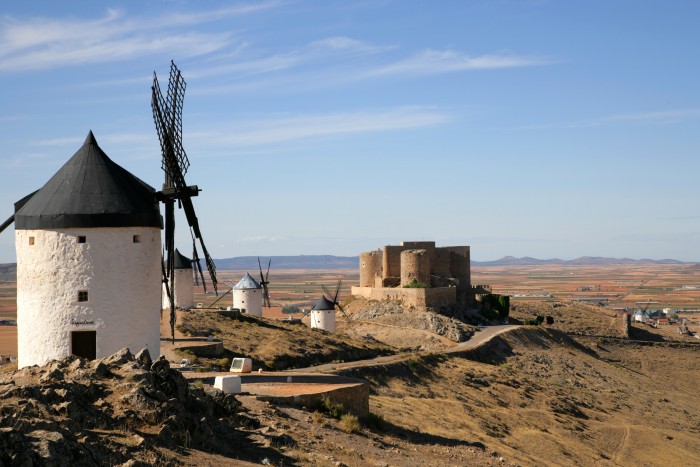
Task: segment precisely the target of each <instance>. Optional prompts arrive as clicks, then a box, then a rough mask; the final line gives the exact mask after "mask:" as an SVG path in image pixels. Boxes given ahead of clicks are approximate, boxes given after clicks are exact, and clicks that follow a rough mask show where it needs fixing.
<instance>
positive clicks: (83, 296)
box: [78, 290, 88, 302]
mask: <svg viewBox="0 0 700 467" xmlns="http://www.w3.org/2000/svg"><path fill="white" fill-rule="evenodd" d="M78 301H79V302H87V301H88V293H87V290H78Z"/></svg>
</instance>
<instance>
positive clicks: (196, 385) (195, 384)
mask: <svg viewBox="0 0 700 467" xmlns="http://www.w3.org/2000/svg"><path fill="white" fill-rule="evenodd" d="M192 386H194V387H196V388H199V389H202V388H203V387H204V383H203V382H202V380H201V379H197V380H195V381H194V383H192Z"/></svg>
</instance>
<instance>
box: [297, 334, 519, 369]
mask: <svg viewBox="0 0 700 467" xmlns="http://www.w3.org/2000/svg"><path fill="white" fill-rule="evenodd" d="M518 327H519V326H516V325H513V324H507V325H499V326H487V327H485V328H484V329H483V330H482V331H480V332H478V333H476V334H474V335H473V336H472V338H471V339H469V340H468V341H464V342H460V343H459V344H457V345H456V346H454V347H452V348H449V349H442V350H423V351H419V352H406V353H401V354H396V355H387V356H384V357H377V358H371V359H369V360H358V361H355V362H344V363H326V364H324V365H318V366H310V367H307V368H294V369H292V370H287V371H286V372H289V373H296V372H299V373H301V372H303V373H325V372H332V371H337V370H345V369H348V368H357V367H369V366H381V365H386V364H387V363H397V362H402V361H406V360H409V359H412V358H416V357H421V356H425V355H431V354H436V353H441V354H443V353H457V352H463V351H465V350H469V349H473V348H475V347H478V346H479V345H481V344H483V343H484V342H488V341H489V340H491V339H493V338H494V337H496V336H497V335H499V334H502V333H504V332H507V331H510V330H511V329H516V328H518Z"/></svg>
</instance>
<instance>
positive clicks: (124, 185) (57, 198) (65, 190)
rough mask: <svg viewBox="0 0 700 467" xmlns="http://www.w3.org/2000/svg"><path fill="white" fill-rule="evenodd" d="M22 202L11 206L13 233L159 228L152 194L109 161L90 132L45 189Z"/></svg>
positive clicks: (147, 187)
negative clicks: (12, 211)
mask: <svg viewBox="0 0 700 467" xmlns="http://www.w3.org/2000/svg"><path fill="white" fill-rule="evenodd" d="M25 199H26V198H24V199H22V200H20V201H19V202H18V203H16V204H15V228H16V229H55V228H70V227H161V217H160V210H159V209H158V202H157V200H156V197H155V190H154V189H153V188H152V187H151V186H149V185H148V184H146V183H145V182H143V181H141V180H139V179H138V178H137V177H135V176H134V175H132V174H131V173H130V172H128V171H127V170H126V169H124V168H122V167H121V166H119V165H117V164H116V163H114V162H113V161H112V160H111V159H110V158H109V157H107V154H105V153H104V151H102V149H100V147H99V146H98V145H97V141H95V136H94V135H93V134H92V131H91V132H90V133H88V135H87V138H85V143H83V146H82V147H81V148H80V149H78V151H77V152H76V153H75V154H74V155H73V157H71V158H70V159H69V160H68V162H66V163H65V165H64V166H63V167H61V168H60V169H59V170H58V172H56V174H55V175H54V176H53V177H51V179H50V180H49V181H48V182H46V185H44V186H43V187H42V188H41V189H40V190H39V191H37V192H36V193H34V194H33V195H32V196H31V198H29V199H28V200H26V201H25ZM22 201H24V203H23V204H22Z"/></svg>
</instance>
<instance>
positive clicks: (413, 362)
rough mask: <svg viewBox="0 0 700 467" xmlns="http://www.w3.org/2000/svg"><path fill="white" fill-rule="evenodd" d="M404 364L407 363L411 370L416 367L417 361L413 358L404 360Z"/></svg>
mask: <svg viewBox="0 0 700 467" xmlns="http://www.w3.org/2000/svg"><path fill="white" fill-rule="evenodd" d="M406 365H408V368H410V369H411V371H413V370H415V369H416V368H418V362H417V361H415V360H413V359H410V360H408V361H407V362H406Z"/></svg>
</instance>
